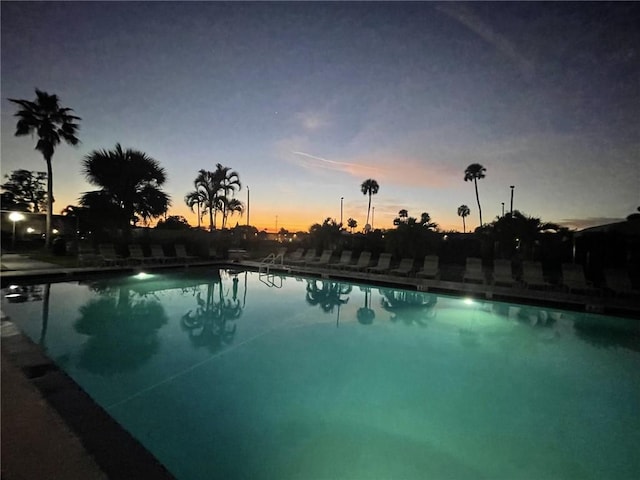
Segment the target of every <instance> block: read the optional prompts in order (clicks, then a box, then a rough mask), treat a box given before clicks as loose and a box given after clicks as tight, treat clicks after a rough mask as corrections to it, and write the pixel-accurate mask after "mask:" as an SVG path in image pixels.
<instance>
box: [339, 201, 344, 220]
mask: <svg viewBox="0 0 640 480" xmlns="http://www.w3.org/2000/svg"><path fill="white" fill-rule="evenodd" d="M343 202H344V197H340V226H341V227H342V205H343Z"/></svg>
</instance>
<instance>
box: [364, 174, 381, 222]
mask: <svg viewBox="0 0 640 480" xmlns="http://www.w3.org/2000/svg"><path fill="white" fill-rule="evenodd" d="M379 189H380V185H378V182H376V181H375V180H374V179H373V178H369V179H367V180H365V181H364V182H362V185H360V191H361V192H362V194H363V195H369V206H368V207H367V223H366V225H369V214H370V213H371V195H376V194H377V193H378V190H379Z"/></svg>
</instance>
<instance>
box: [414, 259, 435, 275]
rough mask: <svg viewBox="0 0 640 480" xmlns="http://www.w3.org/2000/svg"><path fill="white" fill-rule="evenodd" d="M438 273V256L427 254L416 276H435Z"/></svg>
mask: <svg viewBox="0 0 640 480" xmlns="http://www.w3.org/2000/svg"><path fill="white" fill-rule="evenodd" d="M439 274H440V270H439V269H438V256H437V255H427V256H426V257H424V264H423V265H422V268H421V269H420V270H418V271H417V272H416V277H418V278H437V277H438V275H439Z"/></svg>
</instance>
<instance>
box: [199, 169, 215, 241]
mask: <svg viewBox="0 0 640 480" xmlns="http://www.w3.org/2000/svg"><path fill="white" fill-rule="evenodd" d="M194 184H195V186H196V191H197V192H198V193H199V195H200V198H201V202H202V203H201V205H202V214H203V215H205V214H207V213H208V214H209V231H210V232H212V231H213V230H214V229H215V219H214V215H215V212H216V209H217V202H218V190H219V189H220V188H219V183H218V182H217V181H216V178H215V175H214V173H213V172H210V171H207V170H202V169H201V170H199V171H198V176H197V177H196V179H195V180H194Z"/></svg>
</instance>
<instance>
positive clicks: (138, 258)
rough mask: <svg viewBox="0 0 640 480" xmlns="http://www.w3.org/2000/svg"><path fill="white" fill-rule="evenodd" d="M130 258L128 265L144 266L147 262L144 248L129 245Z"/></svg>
mask: <svg viewBox="0 0 640 480" xmlns="http://www.w3.org/2000/svg"><path fill="white" fill-rule="evenodd" d="M127 249H128V250H129V256H128V257H127V263H133V264H143V263H145V262H147V260H148V259H147V257H145V256H144V252H143V251H142V247H141V246H140V245H129V246H128V247H127Z"/></svg>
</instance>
